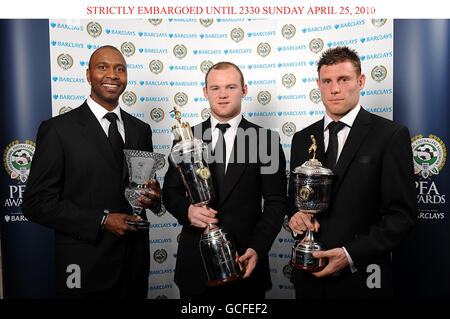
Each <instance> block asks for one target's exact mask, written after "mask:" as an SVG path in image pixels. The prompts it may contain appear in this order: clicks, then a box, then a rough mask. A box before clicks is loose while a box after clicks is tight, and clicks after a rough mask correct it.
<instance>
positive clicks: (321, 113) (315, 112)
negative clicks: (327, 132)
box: [308, 110, 325, 116]
mask: <svg viewBox="0 0 450 319" xmlns="http://www.w3.org/2000/svg"><path fill="white" fill-rule="evenodd" d="M308 114H309V115H311V116H313V115H324V114H325V111H324V110H319V111H312V110H311V111H309V112H308Z"/></svg>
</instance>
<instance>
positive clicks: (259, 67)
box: [248, 63, 277, 70]
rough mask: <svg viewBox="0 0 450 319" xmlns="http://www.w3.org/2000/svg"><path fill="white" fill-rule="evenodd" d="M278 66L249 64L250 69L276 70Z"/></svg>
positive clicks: (273, 64) (272, 64)
mask: <svg viewBox="0 0 450 319" xmlns="http://www.w3.org/2000/svg"><path fill="white" fill-rule="evenodd" d="M276 67H277V65H276V64H275V63H270V64H249V65H248V68H249V69H250V70H251V69H274V68H276Z"/></svg>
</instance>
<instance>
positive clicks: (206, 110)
mask: <svg viewBox="0 0 450 319" xmlns="http://www.w3.org/2000/svg"><path fill="white" fill-rule="evenodd" d="M210 116H211V109H210V108H209V107H206V108H204V109H203V110H202V111H201V117H202V119H203V121H206V120H207V119H209V117H210Z"/></svg>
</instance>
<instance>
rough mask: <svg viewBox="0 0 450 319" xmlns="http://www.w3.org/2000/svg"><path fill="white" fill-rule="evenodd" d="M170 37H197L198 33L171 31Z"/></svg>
mask: <svg viewBox="0 0 450 319" xmlns="http://www.w3.org/2000/svg"><path fill="white" fill-rule="evenodd" d="M169 38H171V39H172V38H173V39H197V34H196V33H169Z"/></svg>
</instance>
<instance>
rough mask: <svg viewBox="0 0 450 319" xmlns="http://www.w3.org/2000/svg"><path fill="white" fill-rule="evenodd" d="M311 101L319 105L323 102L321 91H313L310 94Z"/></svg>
mask: <svg viewBox="0 0 450 319" xmlns="http://www.w3.org/2000/svg"><path fill="white" fill-rule="evenodd" d="M309 99H310V100H311V101H312V102H313V103H316V104H317V103H319V102H320V101H321V100H322V94H321V93H320V90H319V89H312V90H311V92H309Z"/></svg>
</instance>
